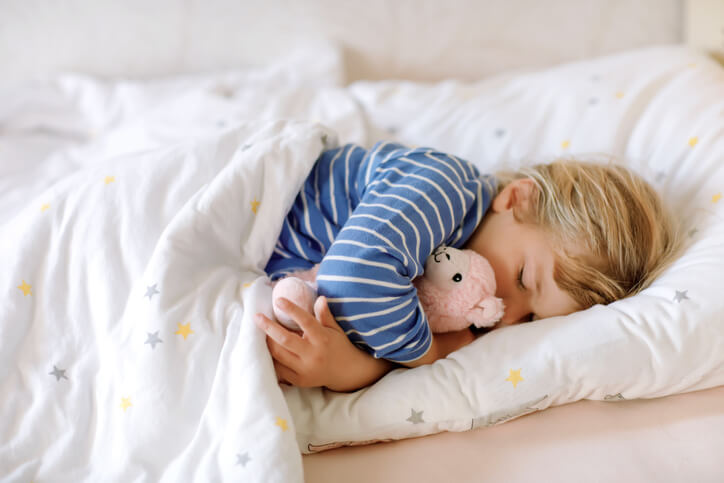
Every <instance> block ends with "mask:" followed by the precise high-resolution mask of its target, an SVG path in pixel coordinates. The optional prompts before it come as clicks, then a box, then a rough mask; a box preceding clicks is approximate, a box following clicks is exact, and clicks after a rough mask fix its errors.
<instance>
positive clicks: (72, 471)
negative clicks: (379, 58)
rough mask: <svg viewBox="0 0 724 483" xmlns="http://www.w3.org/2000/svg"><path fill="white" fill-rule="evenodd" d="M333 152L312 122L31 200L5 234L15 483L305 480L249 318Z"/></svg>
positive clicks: (100, 170)
mask: <svg viewBox="0 0 724 483" xmlns="http://www.w3.org/2000/svg"><path fill="white" fill-rule="evenodd" d="M333 142H334V136H333V135H332V134H330V133H329V132H327V131H325V130H324V128H322V127H320V126H319V125H312V124H309V123H299V122H283V121H280V122H248V123H244V124H237V125H234V126H231V127H229V128H226V129H221V130H218V131H217V132H216V133H212V134H206V135H203V136H197V137H196V138H192V139H187V140H186V141H180V142H176V143H169V144H168V145H167V146H165V147H163V148H154V149H150V150H147V151H143V152H137V153H133V154H126V155H122V156H119V157H110V158H107V159H102V160H99V161H98V162H96V163H92V164H89V165H88V166H85V167H80V168H78V167H74V168H75V169H73V168H71V166H70V165H71V164H72V163H68V165H67V167H68V169H67V170H66V171H65V172H64V173H58V174H57V179H56V180H55V181H54V182H53V183H52V184H51V185H50V186H48V187H47V188H46V189H45V190H43V191H42V192H40V193H38V194H37V195H35V196H28V197H27V199H25V200H24V202H23V207H22V209H21V210H19V211H18V212H17V213H16V214H15V215H14V216H12V217H10V219H8V220H6V221H5V223H4V224H3V225H2V228H1V229H0V266H2V267H3V270H2V272H1V273H0V290H2V293H3V294H4V295H3V298H4V302H3V304H2V308H1V309H0V320H1V321H2V325H0V354H1V357H2V361H1V362H0V367H2V368H3V369H2V372H3V376H2V379H1V380H0V384H1V386H0V388H1V389H0V392H1V393H2V395H3V397H2V401H1V402H0V421H2V422H3V423H2V424H1V425H0V472H1V474H2V478H0V479H2V480H3V481H23V482H28V481H190V480H196V481H218V480H220V479H242V480H244V481H260V482H262V481H263V482H269V481H279V482H289V481H301V480H302V478H303V477H302V469H301V457H300V454H299V451H298V449H297V444H296V440H295V436H294V427H293V424H292V421H291V418H290V415H289V412H288V409H287V407H286V404H285V402H284V399H283V396H282V392H281V390H280V388H279V386H278V384H277V381H276V377H275V375H274V371H273V368H272V366H271V363H270V359H269V356H268V352H267V349H266V344H265V342H264V336H263V334H262V333H261V332H260V331H259V330H257V329H256V326H255V325H254V324H253V323H252V321H251V319H250V317H251V316H252V315H253V314H254V313H255V312H256V311H257V310H264V311H267V309H268V303H266V302H265V301H267V300H269V297H270V293H269V291H270V288H269V287H268V286H267V285H266V282H265V280H266V279H265V278H264V277H262V278H259V276H260V274H263V267H264V264H265V261H266V259H267V258H268V256H269V254H270V252H271V249H272V247H273V244H274V242H275V240H276V237H277V234H278V231H279V229H280V226H281V220H282V219H283V217H284V215H285V213H286V211H287V210H288V208H289V206H290V205H291V202H292V200H293V198H294V196H295V195H296V192H297V191H298V189H299V187H300V186H301V184H302V182H303V180H304V178H305V177H306V174H307V170H308V169H309V168H310V167H311V165H312V163H313V162H314V160H315V159H316V158H317V156H318V155H319V153H320V152H321V151H322V150H323V149H324V148H325V146H326V145H327V143H333ZM95 149H96V148H94V147H92V146H89V147H84V148H79V150H78V151H77V152H75V153H73V155H72V156H76V157H81V158H84V156H85V155H92V154H93V152H94V150H95Z"/></svg>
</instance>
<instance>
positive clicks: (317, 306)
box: [314, 295, 342, 330]
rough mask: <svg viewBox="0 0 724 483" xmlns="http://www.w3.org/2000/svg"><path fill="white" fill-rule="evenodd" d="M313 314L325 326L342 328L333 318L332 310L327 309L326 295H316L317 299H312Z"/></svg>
mask: <svg viewBox="0 0 724 483" xmlns="http://www.w3.org/2000/svg"><path fill="white" fill-rule="evenodd" d="M314 315H315V316H316V317H317V320H318V321H320V322H321V323H322V325H324V326H325V327H329V328H330V329H337V330H342V328H341V327H340V326H339V324H338V323H337V321H336V320H335V319H334V316H333V315H332V312H331V311H330V310H329V304H328V303H327V297H325V296H323V295H322V296H319V297H317V300H315V301H314Z"/></svg>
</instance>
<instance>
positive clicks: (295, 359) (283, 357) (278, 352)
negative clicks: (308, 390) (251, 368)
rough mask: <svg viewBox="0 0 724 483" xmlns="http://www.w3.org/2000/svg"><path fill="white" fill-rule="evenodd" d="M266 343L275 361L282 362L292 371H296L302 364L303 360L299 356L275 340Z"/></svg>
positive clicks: (268, 340)
mask: <svg viewBox="0 0 724 483" xmlns="http://www.w3.org/2000/svg"><path fill="white" fill-rule="evenodd" d="M266 342H267V343H266V345H267V346H268V347H269V353H270V354H271V355H272V358H273V359H274V360H275V361H278V362H281V363H282V364H284V365H285V366H287V367H289V368H291V369H296V368H297V367H298V366H299V365H300V364H301V360H300V358H299V356H298V355H297V354H295V353H294V352H292V351H290V350H289V349H287V348H286V347H284V346H283V345H281V344H278V343H277V342H276V341H275V340H274V339H271V338H269V339H267V341H266Z"/></svg>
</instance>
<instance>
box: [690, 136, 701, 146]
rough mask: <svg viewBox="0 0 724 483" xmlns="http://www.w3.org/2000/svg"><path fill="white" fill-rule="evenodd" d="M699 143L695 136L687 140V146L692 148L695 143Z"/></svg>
mask: <svg viewBox="0 0 724 483" xmlns="http://www.w3.org/2000/svg"><path fill="white" fill-rule="evenodd" d="M698 142H699V138H698V137H697V136H694V137H693V138H689V146H691V147H692V148H693V147H694V146H696V143H698Z"/></svg>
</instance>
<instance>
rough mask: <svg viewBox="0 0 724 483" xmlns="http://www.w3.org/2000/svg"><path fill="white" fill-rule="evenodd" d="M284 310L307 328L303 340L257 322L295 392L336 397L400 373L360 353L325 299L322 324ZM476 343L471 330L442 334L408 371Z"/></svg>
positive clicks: (290, 307) (320, 303)
mask: <svg viewBox="0 0 724 483" xmlns="http://www.w3.org/2000/svg"><path fill="white" fill-rule="evenodd" d="M280 308H283V309H284V311H285V312H286V313H288V314H289V315H290V317H291V318H292V319H294V320H295V322H297V323H298V324H299V326H300V327H302V329H303V330H304V332H303V334H301V335H300V334H298V333H295V332H292V331H289V330H287V329H285V328H284V327H282V326H281V325H279V324H278V323H277V322H275V321H273V320H271V319H269V318H267V317H265V316H264V315H261V314H257V317H256V319H255V322H256V323H257V325H258V326H259V327H260V328H261V329H262V330H264V332H265V333H266V334H267V336H268V338H267V344H268V346H269V351H270V353H271V354H272V357H273V358H274V369H275V371H276V373H277V377H278V378H279V379H280V380H281V381H284V382H287V383H291V384H294V385H295V386H304V387H318V386H326V387H328V388H329V389H332V390H333V391H339V392H346V391H353V390H356V389H360V388H362V387H365V386H369V385H370V384H372V383H374V382H376V381H377V380H378V379H380V378H381V377H382V376H384V375H385V374H387V373H388V372H390V371H391V370H392V369H394V368H396V367H399V366H397V365H396V364H395V363H393V362H390V361H387V360H385V359H377V358H375V357H373V356H371V355H370V354H367V353H366V352H363V351H362V350H360V349H358V348H357V347H355V346H354V344H352V343H351V342H350V340H349V339H348V338H347V336H346V335H345V334H344V332H343V331H342V329H341V328H340V327H339V325H338V324H337V322H336V321H335V320H334V317H333V316H332V314H331V313H330V312H329V308H328V307H327V304H326V300H325V299H324V298H323V297H319V298H318V299H317V301H316V303H315V305H314V311H315V315H316V318H315V315H312V314H310V313H308V312H307V311H305V310H304V309H302V308H301V307H299V306H297V305H294V304H293V303H289V302H288V301H285V305H284V306H283V307H280ZM473 339H474V335H473V333H472V332H471V331H469V330H467V329H466V330H462V331H459V332H450V333H446V334H437V335H435V336H434V339H433V344H432V347H431V348H430V350H429V351H428V352H427V353H426V354H425V355H424V356H423V357H421V358H420V359H418V360H416V361H414V362H413V363H410V364H406V365H407V366H408V367H416V366H418V365H422V364H429V363H432V362H434V361H435V360H437V359H440V358H443V357H446V356H447V354H449V353H450V352H453V351H454V350H457V349H459V348H460V347H462V346H464V345H466V344H469V343H470V342H472V340H473Z"/></svg>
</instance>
